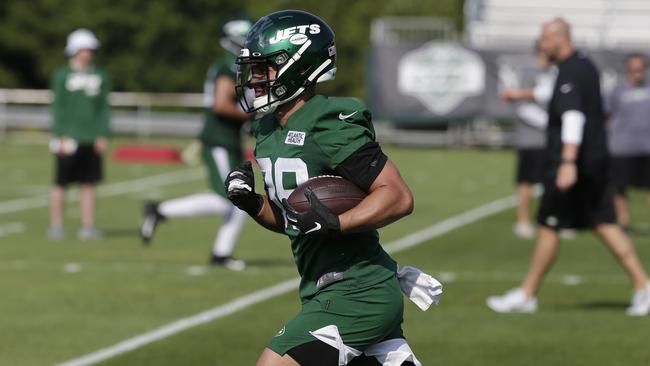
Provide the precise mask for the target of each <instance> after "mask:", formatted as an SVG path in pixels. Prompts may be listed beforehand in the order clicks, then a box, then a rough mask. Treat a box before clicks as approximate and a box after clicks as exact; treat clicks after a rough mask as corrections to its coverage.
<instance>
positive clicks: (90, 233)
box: [77, 226, 102, 240]
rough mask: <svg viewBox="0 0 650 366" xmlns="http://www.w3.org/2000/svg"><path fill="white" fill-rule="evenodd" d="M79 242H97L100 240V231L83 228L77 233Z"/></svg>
mask: <svg viewBox="0 0 650 366" xmlns="http://www.w3.org/2000/svg"><path fill="white" fill-rule="evenodd" d="M77 238H79V240H98V239H101V238H102V231H101V230H99V229H98V228H96V227H94V226H84V227H82V228H81V229H79V232H77Z"/></svg>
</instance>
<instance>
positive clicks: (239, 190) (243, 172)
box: [224, 161, 264, 216]
mask: <svg viewBox="0 0 650 366" xmlns="http://www.w3.org/2000/svg"><path fill="white" fill-rule="evenodd" d="M224 185H225V186H226V194H227V195H228V199H229V200H230V201H231V202H232V203H233V204H234V205H235V206H237V207H239V208H240V209H241V210H243V211H246V213H248V214H249V215H251V216H257V215H258V214H259V213H260V210H261V209H262V204H263V202H264V199H263V198H262V196H260V195H259V194H257V193H255V175H254V174H253V167H252V166H251V162H250V161H247V162H245V163H244V165H242V166H240V167H238V168H237V169H235V170H233V171H232V172H230V173H229V174H228V177H227V178H226V181H225V182H224Z"/></svg>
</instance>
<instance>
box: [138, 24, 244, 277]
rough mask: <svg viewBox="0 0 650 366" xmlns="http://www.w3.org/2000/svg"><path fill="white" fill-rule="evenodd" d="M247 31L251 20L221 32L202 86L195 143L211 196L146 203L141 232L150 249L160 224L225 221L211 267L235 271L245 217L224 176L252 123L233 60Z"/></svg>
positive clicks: (240, 265) (237, 159) (237, 161)
mask: <svg viewBox="0 0 650 366" xmlns="http://www.w3.org/2000/svg"><path fill="white" fill-rule="evenodd" d="M251 25H252V22H251V21H249V20H246V19H236V20H231V21H229V22H227V23H226V24H225V25H224V26H223V33H224V37H223V38H222V39H221V46H222V47H223V48H224V49H225V50H226V53H225V54H224V55H223V56H222V57H221V58H220V59H218V60H217V61H216V62H215V63H214V64H213V65H212V66H211V67H210V69H209V70H208V73H207V79H206V81H205V85H204V95H205V106H206V110H205V117H204V122H203V129H202V130H201V132H200V134H199V137H198V139H199V140H200V142H201V158H202V161H203V163H204V164H205V167H206V168H207V173H208V177H209V183H210V187H211V189H212V192H209V193H208V192H206V193H197V194H193V195H189V196H185V197H180V198H176V199H171V200H166V201H163V202H159V203H147V204H145V206H144V220H143V222H142V225H141V227H140V235H141V237H142V240H143V241H144V242H145V243H149V242H150V241H151V239H152V237H153V234H154V231H155V229H156V227H157V225H158V223H159V222H160V221H162V220H166V219H172V218H182V217H197V216H206V215H223V218H224V219H223V220H224V221H223V224H222V225H221V227H220V228H219V232H218V233H217V236H216V238H215V241H214V245H213V249H212V253H211V255H210V263H211V264H212V265H215V266H224V267H225V268H228V269H231V270H236V271H241V270H243V269H244V268H245V266H246V264H245V263H244V261H242V260H240V259H235V258H233V257H232V253H233V251H234V247H235V243H236V241H237V238H238V236H239V233H240V231H241V229H242V227H243V225H244V222H245V220H246V213H244V212H242V211H241V210H239V209H237V207H235V206H233V205H232V203H230V201H228V199H227V198H226V192H225V189H224V186H223V182H224V180H225V179H226V176H227V174H228V173H229V172H230V171H231V170H232V169H234V168H235V167H237V166H239V165H241V164H242V162H243V161H244V156H243V152H242V146H241V136H240V130H241V127H242V124H243V123H244V122H246V121H248V120H250V115H249V114H247V113H245V112H243V111H242V109H241V107H240V105H239V103H238V101H237V96H236V94H235V67H236V66H235V58H236V55H237V54H238V53H239V50H240V49H241V47H242V45H243V43H244V40H245V38H246V34H247V33H248V31H249V30H250V27H251Z"/></svg>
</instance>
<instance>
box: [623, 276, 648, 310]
mask: <svg viewBox="0 0 650 366" xmlns="http://www.w3.org/2000/svg"><path fill="white" fill-rule="evenodd" d="M649 313H650V282H648V284H647V285H646V286H645V288H644V289H643V290H637V291H635V292H634V296H632V303H631V304H630V307H629V308H627V315H629V316H646V315H648V314H649Z"/></svg>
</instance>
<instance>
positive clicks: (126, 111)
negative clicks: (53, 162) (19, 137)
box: [0, 89, 204, 137]
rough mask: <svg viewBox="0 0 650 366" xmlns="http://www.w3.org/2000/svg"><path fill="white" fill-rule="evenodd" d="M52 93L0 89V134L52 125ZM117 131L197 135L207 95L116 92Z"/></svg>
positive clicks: (113, 96) (111, 98)
mask: <svg viewBox="0 0 650 366" xmlns="http://www.w3.org/2000/svg"><path fill="white" fill-rule="evenodd" d="M52 99H53V95H52V92H51V91H50V90H38V89H0V135H3V134H5V133H6V131H7V129H9V128H21V127H22V128H39V129H47V128H49V126H50V118H51V117H50V110H49V105H50V104H51V103H52ZM109 101H110V103H111V105H112V106H113V107H114V108H116V110H115V111H114V113H113V121H112V127H113V130H115V131H116V132H127V133H135V134H136V135H138V136H141V137H142V136H149V135H151V134H152V133H163V134H186V135H192V134H195V133H196V131H197V130H198V128H199V127H200V119H201V116H202V113H198V112H202V109H203V108H204V106H203V94H200V93H187V94H183V93H131V92H112V93H111V94H110V96H109ZM162 107H165V108H184V109H188V110H189V112H165V113H161V112H156V111H155V110H154V108H162Z"/></svg>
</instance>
